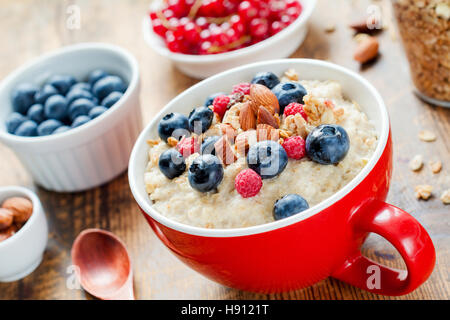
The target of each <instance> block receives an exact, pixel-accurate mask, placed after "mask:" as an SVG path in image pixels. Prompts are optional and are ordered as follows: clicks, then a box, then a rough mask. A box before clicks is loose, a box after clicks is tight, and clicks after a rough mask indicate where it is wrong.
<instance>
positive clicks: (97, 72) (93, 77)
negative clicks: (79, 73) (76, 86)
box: [88, 69, 109, 86]
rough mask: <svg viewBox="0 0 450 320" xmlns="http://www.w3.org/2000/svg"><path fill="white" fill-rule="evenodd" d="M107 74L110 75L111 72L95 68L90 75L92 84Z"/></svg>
mask: <svg viewBox="0 0 450 320" xmlns="http://www.w3.org/2000/svg"><path fill="white" fill-rule="evenodd" d="M106 76H109V73H108V72H106V71H105V70H101V69H97V70H94V71H92V72H91V73H90V74H89V77H88V81H89V84H90V85H91V86H94V84H95V83H96V82H97V81H98V80H100V79H102V78H104V77H106Z"/></svg>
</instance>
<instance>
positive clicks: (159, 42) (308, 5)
mask: <svg viewBox="0 0 450 320" xmlns="http://www.w3.org/2000/svg"><path fill="white" fill-rule="evenodd" d="M316 1H317V0H299V2H300V3H301V4H302V7H303V10H302V13H301V14H300V16H299V17H298V18H297V19H296V20H295V21H294V22H293V23H291V24H290V25H289V26H288V27H287V28H285V29H284V30H282V31H281V32H279V33H277V34H275V35H274V36H272V37H270V38H268V39H266V40H264V41H261V42H258V43H256V44H254V45H252V46H249V47H245V48H241V49H238V50H234V51H230V52H225V53H219V54H211V55H202V56H200V55H190V54H182V53H175V52H171V51H170V50H169V49H167V47H166V44H165V43H164V40H163V39H162V38H161V37H160V36H159V35H157V34H156V33H154V32H153V29H152V25H151V21H150V17H149V16H146V17H145V18H144V20H143V23H142V30H143V34H144V39H145V41H146V42H147V43H148V44H149V45H150V46H151V47H152V48H153V49H154V50H155V51H157V52H158V53H159V54H160V55H162V56H166V57H169V58H170V59H172V60H175V61H180V62H190V63H199V64H203V63H207V62H214V61H225V60H229V59H234V58H235V57H238V56H242V55H251V54H253V53H254V52H255V51H259V50H266V49H267V48H268V47H273V46H274V45H276V44H277V42H278V41H279V39H281V38H285V37H289V35H290V34H291V33H292V32H296V31H297V30H298V29H299V28H300V27H301V26H303V25H304V24H305V23H306V22H307V21H308V20H309V18H310V16H311V14H312V12H313V10H314V7H315V6H316ZM160 5H161V0H156V1H154V2H152V4H151V6H150V8H151V9H155V8H158V7H160ZM273 49H275V50H276V48H273Z"/></svg>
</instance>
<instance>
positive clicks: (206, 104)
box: [204, 92, 225, 107]
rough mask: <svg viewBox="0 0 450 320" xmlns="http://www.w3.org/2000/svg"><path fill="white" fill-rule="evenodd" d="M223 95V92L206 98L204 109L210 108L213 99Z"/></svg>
mask: <svg viewBox="0 0 450 320" xmlns="http://www.w3.org/2000/svg"><path fill="white" fill-rule="evenodd" d="M223 94H225V93H223V92H218V93H214V94H212V95H210V96H209V97H208V98H206V100H205V104H204V106H205V107H209V106H211V105H212V104H213V101H214V99H215V98H216V97H218V96H221V95H223Z"/></svg>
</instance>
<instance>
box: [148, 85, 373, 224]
mask: <svg viewBox="0 0 450 320" xmlns="http://www.w3.org/2000/svg"><path fill="white" fill-rule="evenodd" d="M285 80H286V79H285V78H283V79H282V81H285ZM299 82H300V83H301V84H302V85H303V86H304V87H305V88H306V90H307V92H308V97H309V98H310V99H307V96H305V109H306V108H307V106H308V104H310V105H311V106H312V107H311V110H312V111H310V112H311V113H314V110H321V109H320V107H319V108H316V109H315V108H314V104H316V105H317V104H322V105H323V104H324V101H326V102H329V101H331V102H332V105H333V110H334V111H333V112H334V116H333V114H331V116H330V115H327V114H325V113H326V112H324V113H321V111H319V117H318V118H317V119H316V120H314V121H313V122H314V123H313V124H307V125H306V126H305V128H306V131H310V130H311V128H313V127H315V126H317V125H319V124H321V123H331V122H333V123H336V124H338V125H340V126H342V127H343V128H344V129H345V130H346V131H347V133H348V136H349V138H350V149H349V151H348V154H347V155H346V157H345V158H344V159H343V160H342V161H341V162H339V163H338V164H337V165H321V164H318V163H316V162H313V161H311V160H309V159H308V158H307V157H305V158H303V159H301V160H293V159H289V161H288V164H287V166H286V169H285V170H284V171H283V172H282V173H281V174H280V175H278V176H277V177H275V178H272V179H265V180H263V186H262V188H261V190H260V192H259V193H258V194H257V195H256V196H254V197H251V198H243V197H241V196H240V195H239V194H238V193H237V191H236V189H235V187H234V181H235V177H236V175H237V174H238V173H239V172H240V171H241V170H243V169H246V168H248V166H247V164H246V161H245V156H243V155H238V159H237V161H236V162H234V163H232V164H230V165H228V166H224V178H223V181H222V182H221V184H220V185H219V186H218V189H217V192H216V193H201V192H198V191H196V190H194V189H193V188H192V187H191V186H190V184H189V182H188V170H186V171H185V172H184V173H183V174H182V175H181V176H179V177H177V178H174V179H173V180H169V179H167V178H166V177H165V176H164V175H163V173H161V171H160V170H159V167H158V159H159V155H160V154H161V153H162V152H164V151H165V150H167V149H169V148H170V146H169V145H168V144H167V143H165V142H164V141H158V142H154V143H153V145H151V146H150V150H149V162H148V165H147V168H146V172H145V184H146V190H147V193H148V194H149V197H150V199H151V201H152V202H153V207H154V208H155V209H156V210H158V212H160V213H161V214H163V215H164V216H166V217H167V218H170V219H173V220H176V221H178V222H181V223H184V224H188V225H193V226H198V227H205V228H240V227H248V226H254V225H260V224H264V223H268V222H272V221H274V218H273V213H272V210H273V206H274V203H275V201H277V200H278V199H280V198H281V197H283V196H285V195H286V194H290V193H295V194H299V195H301V196H302V197H303V198H305V199H306V200H307V202H308V203H309V206H310V207H313V206H315V205H316V204H318V203H320V202H321V201H323V200H325V199H327V198H328V197H330V196H332V195H333V194H334V193H336V192H337V191H339V190H340V189H341V188H342V187H344V186H345V185H346V184H347V183H349V182H350V180H352V179H353V178H354V177H355V176H356V175H357V174H358V173H359V172H360V171H361V169H362V168H363V167H364V166H365V165H366V164H367V162H368V160H369V159H370V157H371V155H372V154H373V152H374V150H375V148H376V145H377V133H376V131H375V128H374V126H373V124H372V123H371V122H370V121H369V120H368V119H367V116H366V115H365V114H364V113H363V112H362V111H360V109H359V106H358V105H357V104H356V103H355V102H352V101H349V100H346V99H344V98H343V96H342V93H341V86H340V84H339V83H337V82H335V81H314V80H307V81H306V80H305V81H299ZM232 109H233V108H232V107H231V108H230V109H229V111H227V113H231V112H233V110H232ZM322 109H323V108H322ZM322 111H323V110H322ZM227 113H226V114H225V116H224V121H225V119H226V118H227ZM228 116H230V115H228ZM289 117H293V116H289ZM309 118H311V119H313V118H314V115H313V114H312V115H311V117H309ZM309 118H308V122H309V121H310V119H309ZM290 121H291V122H292V121H293V120H292V119H290ZM230 122H231V123H233V121H232V120H231V121H230ZM291 124H292V123H291ZM219 125H220V124H219V123H217V122H216V121H214V122H213V124H212V125H211V127H210V128H209V130H208V131H207V132H205V135H206V136H211V135H221V133H220V128H219ZM233 126H234V127H235V126H238V124H234V125H233ZM235 128H236V127H235ZM280 128H281V129H282V128H286V129H287V128H289V121H288V120H286V119H285V117H284V116H281V126H280ZM236 129H238V128H236ZM291 129H292V127H291ZM239 130H240V129H238V131H239ZM294 130H295V128H294ZM255 136H256V134H255ZM254 142H255V141H253V142H252V141H250V146H251V145H252V143H254ZM197 156H198V154H197V153H195V154H193V155H191V156H189V157H188V158H187V159H186V166H187V167H189V165H190V163H191V162H192V161H193V159H195V158H196V157H197Z"/></svg>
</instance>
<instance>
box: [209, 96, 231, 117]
mask: <svg viewBox="0 0 450 320" xmlns="http://www.w3.org/2000/svg"><path fill="white" fill-rule="evenodd" d="M229 103H230V97H229V96H226V95H224V94H222V95H220V96H217V97H215V98H214V101H213V111H214V112H215V113H217V114H219V116H220V117H223V115H224V114H225V111H227V106H228V104H229Z"/></svg>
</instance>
